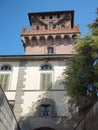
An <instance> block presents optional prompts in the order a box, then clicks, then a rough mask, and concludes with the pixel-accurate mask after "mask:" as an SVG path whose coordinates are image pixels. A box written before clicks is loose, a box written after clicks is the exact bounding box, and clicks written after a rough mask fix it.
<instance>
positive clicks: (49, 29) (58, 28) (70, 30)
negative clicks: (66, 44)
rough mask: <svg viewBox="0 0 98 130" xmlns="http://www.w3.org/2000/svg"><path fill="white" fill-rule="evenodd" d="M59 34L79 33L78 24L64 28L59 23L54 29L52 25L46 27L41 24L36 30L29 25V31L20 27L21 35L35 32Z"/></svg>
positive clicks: (34, 33)
mask: <svg viewBox="0 0 98 130" xmlns="http://www.w3.org/2000/svg"><path fill="white" fill-rule="evenodd" d="M50 33H51V34H55V33H56V34H59V33H80V28H79V25H74V27H73V28H71V27H70V26H67V27H65V28H62V27H61V25H58V26H56V28H55V29H53V28H52V27H47V29H46V28H45V27H44V26H41V27H40V28H39V29H38V30H37V29H36V28H35V27H31V29H30V31H28V29H27V28H22V35H32V34H33V35H36V34H40V35H41V34H50Z"/></svg>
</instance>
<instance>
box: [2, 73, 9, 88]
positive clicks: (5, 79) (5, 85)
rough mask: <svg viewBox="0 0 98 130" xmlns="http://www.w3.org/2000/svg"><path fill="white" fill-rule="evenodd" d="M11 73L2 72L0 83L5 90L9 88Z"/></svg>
mask: <svg viewBox="0 0 98 130" xmlns="http://www.w3.org/2000/svg"><path fill="white" fill-rule="evenodd" d="M8 81H9V74H0V84H1V86H2V88H3V90H7V89H8Z"/></svg>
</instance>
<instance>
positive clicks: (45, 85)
mask: <svg viewBox="0 0 98 130" xmlns="http://www.w3.org/2000/svg"><path fill="white" fill-rule="evenodd" d="M40 84H41V90H47V89H49V88H51V86H52V74H51V73H42V74H41V79H40Z"/></svg>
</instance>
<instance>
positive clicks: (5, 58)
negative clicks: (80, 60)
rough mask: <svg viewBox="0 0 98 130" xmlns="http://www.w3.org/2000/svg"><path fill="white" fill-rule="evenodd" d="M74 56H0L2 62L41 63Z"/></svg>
mask: <svg viewBox="0 0 98 130" xmlns="http://www.w3.org/2000/svg"><path fill="white" fill-rule="evenodd" d="M73 55H74V54H48V55H0V61H33V60H34V61H39V60H40V61H41V60H58V59H59V60H62V59H67V58H71V57H73Z"/></svg>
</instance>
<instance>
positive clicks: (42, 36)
mask: <svg viewBox="0 0 98 130" xmlns="http://www.w3.org/2000/svg"><path fill="white" fill-rule="evenodd" d="M28 16H29V22H30V31H28V30H27V28H23V29H22V35H21V39H22V42H23V46H24V50H25V53H26V54H30V55H31V54H33V55H47V54H73V53H74V50H73V45H74V44H75V37H76V36H77V35H79V34H80V30H79V26H78V25H74V11H59V12H44V13H29V14H28Z"/></svg>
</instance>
